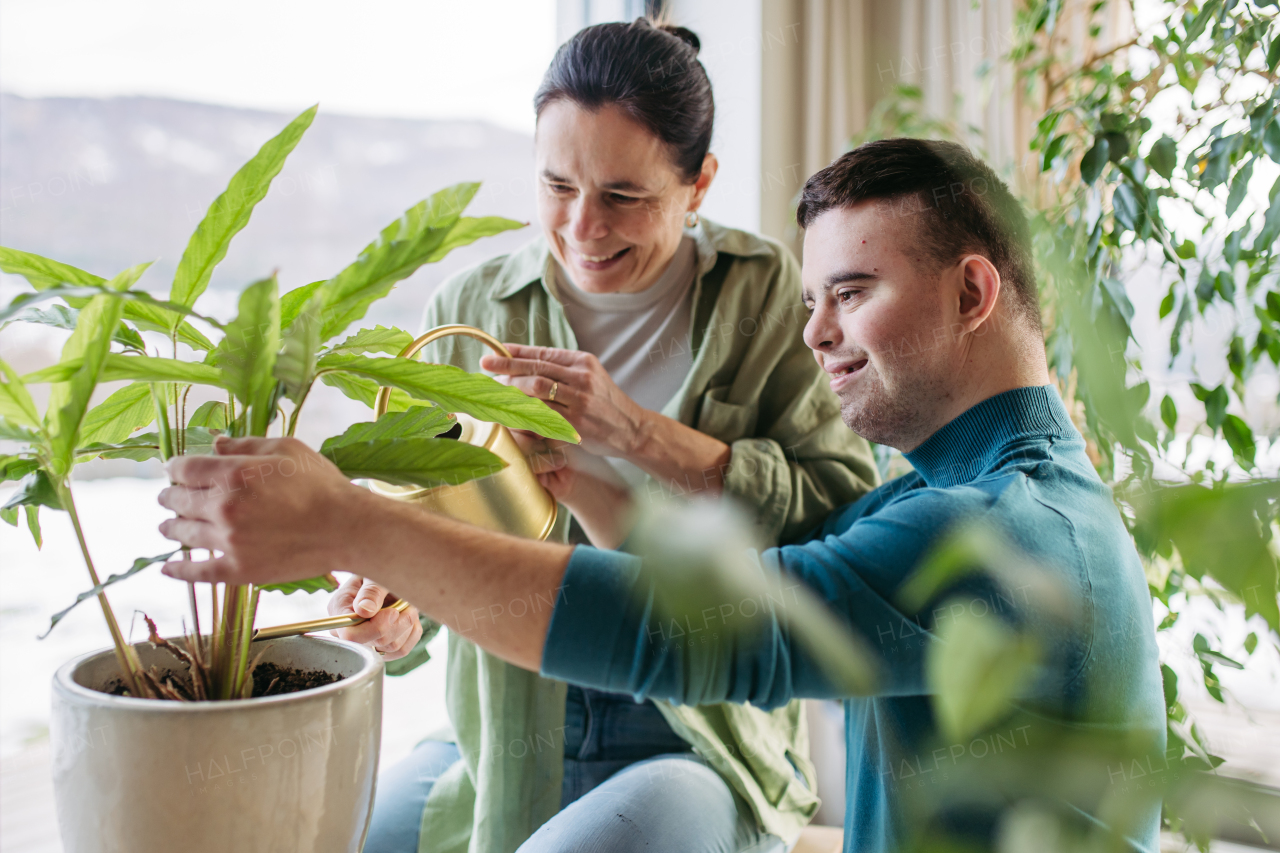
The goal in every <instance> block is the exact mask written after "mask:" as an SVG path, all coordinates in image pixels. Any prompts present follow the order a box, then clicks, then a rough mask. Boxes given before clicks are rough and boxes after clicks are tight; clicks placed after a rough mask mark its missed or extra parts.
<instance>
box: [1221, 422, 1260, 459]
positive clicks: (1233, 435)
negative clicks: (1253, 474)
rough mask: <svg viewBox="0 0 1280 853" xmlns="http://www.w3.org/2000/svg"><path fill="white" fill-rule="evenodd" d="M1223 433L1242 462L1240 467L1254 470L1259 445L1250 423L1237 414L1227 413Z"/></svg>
mask: <svg viewBox="0 0 1280 853" xmlns="http://www.w3.org/2000/svg"><path fill="white" fill-rule="evenodd" d="M1222 435H1223V437H1224V438H1225V439H1226V440H1227V444H1229V445H1231V452H1232V453H1233V454H1234V455H1235V457H1236V461H1237V462H1239V463H1240V467H1241V468H1244V469H1245V470H1246V471H1249V470H1252V468H1253V467H1254V454H1255V452H1256V451H1257V445H1256V443H1255V442H1254V440H1253V430H1251V429H1249V425H1248V424H1247V423H1245V422H1244V421H1243V420H1241V419H1240V418H1239V417H1237V416H1235V415H1227V416H1226V418H1225V419H1224V420H1223V422H1222Z"/></svg>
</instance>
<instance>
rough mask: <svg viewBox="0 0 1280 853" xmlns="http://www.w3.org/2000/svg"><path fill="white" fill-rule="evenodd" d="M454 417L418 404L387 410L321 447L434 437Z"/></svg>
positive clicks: (448, 425)
mask: <svg viewBox="0 0 1280 853" xmlns="http://www.w3.org/2000/svg"><path fill="white" fill-rule="evenodd" d="M456 423H457V420H456V419H455V418H454V417H453V416H452V415H450V414H449V413H448V412H446V411H445V410H444V409H441V408H439V407H438V406H418V407H415V408H414V409H413V410H412V411H408V412H387V413H386V414H384V415H383V416H382V417H380V418H378V420H377V421H374V422H372V423H358V424H352V425H351V426H349V427H347V431H346V432H344V433H343V434H342V435H340V436H337V437H335V438H330V439H328V440H326V441H325V443H324V446H325V447H330V448H332V447H342V446H344V445H347V444H355V443H357V442H361V441H374V440H380V439H390V438H434V437H436V436H437V435H440V434H441V433H443V432H448V431H449V430H450V429H452V428H453V426H454V424H456Z"/></svg>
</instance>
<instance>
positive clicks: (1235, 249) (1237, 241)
mask: <svg viewBox="0 0 1280 853" xmlns="http://www.w3.org/2000/svg"><path fill="white" fill-rule="evenodd" d="M1247 229H1248V223H1247V222H1246V223H1245V227H1244V228H1240V229H1238V230H1236V231H1232V232H1231V233H1230V234H1228V235H1227V239H1226V240H1224V241H1223V244H1222V257H1224V258H1226V260H1227V263H1228V264H1230V265H1231V266H1233V267H1234V266H1235V265H1236V262H1238V261H1239V260H1240V246H1241V244H1242V243H1243V242H1244V233H1245V231H1246V230H1247Z"/></svg>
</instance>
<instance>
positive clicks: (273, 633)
mask: <svg viewBox="0 0 1280 853" xmlns="http://www.w3.org/2000/svg"><path fill="white" fill-rule="evenodd" d="M450 335H466V336H467V337H469V338H475V339H476V340H478V341H481V342H483V343H486V344H488V345H489V347H490V348H491V349H493V351H494V352H496V353H498V354H499V355H501V356H502V357H503V358H511V352H510V350H508V349H507V348H506V347H504V346H503V345H502V342H501V341H499V340H498V339H497V338H495V337H494V336H493V335H491V334H489V333H488V332H485V331H483V330H481V329H477V328H475V327H474V326H466V325H463V324H461V323H454V324H451V325H448V326H438V327H436V328H434V329H432V330H431V331H429V332H427V333H426V334H424V335H422V336H421V337H419V338H418V339H417V340H415V341H414V342H413V343H411V344H409V345H408V346H407V347H405V348H404V349H403V350H401V351H400V356H399V357H400V358H412V357H413V356H415V355H417V354H418V350H420V349H422V348H423V347H425V346H426V345H427V344H429V343H432V342H433V341H437V340H439V339H440V338H447V337H449V336H450ZM390 402H391V388H390V387H389V386H386V385H384V386H382V387H381V388H379V389H378V397H377V399H376V400H375V401H374V407H373V419H374V420H377V419H378V418H380V417H382V416H383V415H384V414H386V411H387V406H388V404H389V403H390ZM329 577H330V578H331V579H332V575H330V576H329ZM408 608H409V602H407V601H405V600H404V599H403V598H400V599H397V600H396V601H394V602H393V603H391V604H388V605H387V606H386V607H384V608H382V609H383V610H396V611H399V612H401V613H403V612H404V611H405V610H407V609H408ZM368 621H369V620H368V619H366V618H365V617H363V616H357V615H356V614H354V613H347V614H345V615H342V616H326V617H325V618H323V619H310V620H308V621H306V622H293V623H291V624H288V625H277V626H276V627H274V628H260V629H259V630H257V631H255V632H254V634H253V639H254V640H255V641H256V640H278V639H280V638H281V637H293V636H296V635H298V634H309V633H311V632H312V631H331V630H334V629H336V628H350V627H353V626H355V625H359V624H361V623H363V622H368Z"/></svg>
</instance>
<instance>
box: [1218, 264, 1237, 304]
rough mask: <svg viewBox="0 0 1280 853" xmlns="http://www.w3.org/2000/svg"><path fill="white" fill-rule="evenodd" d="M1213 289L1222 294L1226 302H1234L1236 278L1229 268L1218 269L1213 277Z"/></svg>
mask: <svg viewBox="0 0 1280 853" xmlns="http://www.w3.org/2000/svg"><path fill="white" fill-rule="evenodd" d="M1213 287H1214V290H1216V291H1218V293H1220V294H1222V298H1223V299H1225V300H1227V301H1228V302H1234V301H1235V299H1236V280H1235V277H1234V276H1232V275H1231V271H1230V270H1219V271H1218V274H1217V275H1216V276H1214V277H1213Z"/></svg>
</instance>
